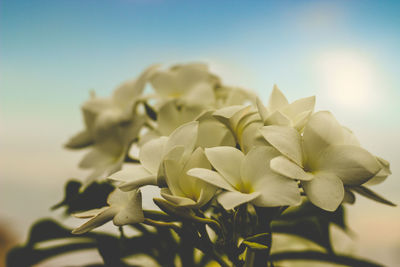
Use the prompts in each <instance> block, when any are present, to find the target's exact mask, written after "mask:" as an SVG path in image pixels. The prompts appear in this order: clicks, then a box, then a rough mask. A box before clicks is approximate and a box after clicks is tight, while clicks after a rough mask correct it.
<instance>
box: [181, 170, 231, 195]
mask: <svg viewBox="0 0 400 267" xmlns="http://www.w3.org/2000/svg"><path fill="white" fill-rule="evenodd" d="M187 174H188V175H190V176H193V177H196V178H199V179H201V180H203V181H205V182H207V183H210V184H212V185H215V186H217V187H219V188H222V189H225V190H228V191H234V190H235V189H234V188H233V187H232V185H231V184H230V183H228V182H227V181H226V180H225V179H224V178H223V177H222V176H221V175H220V174H219V173H218V172H216V171H212V170H208V169H203V168H193V169H190V170H189V171H188V172H187Z"/></svg>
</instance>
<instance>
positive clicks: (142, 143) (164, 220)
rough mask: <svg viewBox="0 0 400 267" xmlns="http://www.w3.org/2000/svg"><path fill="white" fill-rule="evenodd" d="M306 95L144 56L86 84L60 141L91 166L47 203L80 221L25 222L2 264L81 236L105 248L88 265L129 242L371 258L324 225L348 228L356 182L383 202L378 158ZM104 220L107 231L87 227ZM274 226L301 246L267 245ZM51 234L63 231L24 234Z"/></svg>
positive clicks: (151, 251) (181, 260)
mask: <svg viewBox="0 0 400 267" xmlns="http://www.w3.org/2000/svg"><path fill="white" fill-rule="evenodd" d="M149 85H150V86H149ZM314 105H315V97H307V98H302V99H299V100H296V101H294V102H292V103H289V102H288V100H287V99H286V97H285V96H284V94H283V93H282V92H281V91H280V90H279V89H278V87H277V86H274V88H273V90H272V93H271V96H270V99H269V102H268V103H267V104H266V105H265V104H264V103H263V102H262V101H261V100H260V99H259V98H258V97H257V96H256V95H255V94H254V93H252V92H250V91H247V90H244V89H241V88H237V87H231V86H226V85H224V84H223V83H222V82H221V80H220V78H219V77H217V76H216V75H214V74H212V73H210V72H209V70H208V68H207V66H206V65H203V64H187V65H176V66H173V67H171V68H169V69H166V70H163V69H161V68H160V67H159V66H151V67H150V68H148V69H146V70H145V71H144V72H143V73H142V74H141V75H140V76H139V77H138V78H137V79H136V80H134V81H130V82H127V83H124V84H122V85H121V86H120V87H118V88H117V89H116V90H115V91H114V92H113V94H112V96H111V97H109V98H100V97H97V96H95V94H92V95H91V98H90V99H89V100H88V101H87V102H85V103H84V104H83V106H82V113H83V118H84V124H85V128H84V130H82V131H81V132H79V133H78V134H76V135H75V136H73V137H72V138H71V139H70V140H69V141H68V142H67V143H66V145H65V146H66V147H67V148H70V149H82V148H85V149H87V150H88V152H87V154H86V155H85V156H84V157H83V159H82V160H81V162H80V164H79V166H80V167H81V168H84V169H89V170H90V174H89V175H88V177H87V178H86V180H85V181H84V182H83V183H82V184H81V183H80V182H77V181H70V182H69V183H68V184H67V185H66V193H65V198H64V200H63V201H62V202H60V203H59V204H57V205H56V206H54V207H53V208H59V207H66V212H67V213H68V214H70V215H72V216H75V217H78V218H84V219H87V221H86V222H85V223H83V224H82V225H80V226H78V227H76V228H75V229H73V230H72V233H71V232H70V230H68V229H66V228H65V227H62V226H60V225H59V224H57V223H55V222H53V221H51V220H42V221H40V222H38V223H36V224H35V225H34V226H33V227H32V230H31V234H30V237H29V240H28V243H27V244H26V245H24V246H20V247H17V248H15V249H14V250H13V251H12V252H11V253H10V254H9V257H8V264H9V266H26V265H31V264H35V263H37V262H40V261H41V260H43V259H46V258H48V257H51V256H54V255H58V254H61V253H64V252H71V251H79V250H82V249H88V248H97V249H98V251H99V253H100V255H101V256H102V258H103V261H104V265H95V266H133V265H130V264H132V261H130V260H131V259H132V257H131V256H135V255H138V254H144V255H147V258H148V259H149V260H150V259H151V260H152V262H153V264H154V265H156V266H157V265H161V266H176V265H178V266H205V265H207V264H210V265H212V264H219V265H220V266H274V265H275V266H277V265H280V264H285V265H280V266H287V265H289V264H290V263H291V262H295V260H314V261H315V260H317V261H321V262H332V263H336V264H343V265H347V266H378V265H377V264H374V263H372V262H369V261H366V260H362V259H358V258H354V257H350V256H345V255H341V254H336V253H335V252H334V250H333V246H332V242H331V239H330V226H331V225H336V226H338V227H339V228H341V229H342V230H344V231H347V225H346V223H345V220H344V207H343V205H344V204H353V203H354V202H355V198H356V194H359V195H362V196H364V197H367V198H370V199H372V200H375V201H378V202H381V203H383V204H388V205H394V204H393V203H391V202H390V201H388V200H386V199H384V198H383V197H381V196H379V195H378V194H377V193H375V192H373V191H372V190H371V189H370V188H369V187H368V186H369V185H373V184H376V183H380V182H382V181H384V180H385V179H386V177H387V176H388V175H389V174H390V168H389V163H388V162H387V161H385V160H384V159H382V158H380V157H377V156H375V155H373V154H371V153H370V152H368V151H367V150H365V149H364V148H362V147H361V145H360V144H359V142H358V141H357V139H356V137H355V136H354V134H353V133H352V132H351V131H350V130H349V129H348V128H346V127H344V126H342V125H341V124H340V123H339V122H338V121H337V120H336V119H335V117H334V116H333V115H332V113H330V112H329V111H318V112H315V111H314ZM148 186H152V187H153V188H154V189H157V190H156V194H157V196H155V197H154V198H153V201H154V203H155V204H156V206H155V207H156V208H153V209H145V208H143V205H142V191H143V190H144V189H143V188H144V187H147V188H148ZM153 191H154V190H153ZM146 192H147V191H145V192H144V193H146ZM148 192H150V191H148ZM153 193H154V192H153ZM109 221H112V222H113V224H114V225H115V226H118V227H119V230H120V234H119V236H118V235H115V234H109V233H101V232H91V231H92V230H94V229H95V228H98V227H100V226H102V225H103V224H105V223H107V222H109ZM130 228H131V229H134V230H135V232H134V233H132V234H129V235H128V234H127V232H126V231H124V229H130ZM279 234H288V235H290V236H297V237H301V238H298V239H293V240H292V242H298V243H304V246H303V247H302V249H301V250H299V249H297V250H291V249H290V246H282V245H279V242H278V243H276V242H275V239H276V237H277V236H279ZM81 237H85V238H84V239H82V238H81ZM63 238H72V240H73V242H72V243H68V244H64V245H62V246H56V247H47V248H45V249H43V248H38V247H37V246H36V245H37V244H39V243H41V242H45V241H48V240H54V239H63ZM273 240H274V242H273ZM310 241H311V242H310ZM21 255H22V256H23V257H21ZM149 264H150V263H147V264H146V266H148V265H149ZM91 266H94V265H91Z"/></svg>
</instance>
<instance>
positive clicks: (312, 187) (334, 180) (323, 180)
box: [301, 172, 344, 211]
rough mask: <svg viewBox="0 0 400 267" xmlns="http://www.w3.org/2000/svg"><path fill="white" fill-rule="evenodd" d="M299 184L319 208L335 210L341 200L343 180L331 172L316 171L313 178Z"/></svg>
mask: <svg viewBox="0 0 400 267" xmlns="http://www.w3.org/2000/svg"><path fill="white" fill-rule="evenodd" d="M301 184H302V186H303V188H304V192H305V193H306V195H307V197H308V198H309V199H310V201H311V202H312V203H313V204H314V205H315V206H317V207H320V208H321V209H324V210H327V211H335V210H336V209H337V208H338V207H339V205H340V203H342V201H343V198H344V187H343V182H342V180H340V178H339V177H337V176H336V175H334V174H333V173H328V172H318V173H316V174H314V179H312V180H311V181H302V182H301Z"/></svg>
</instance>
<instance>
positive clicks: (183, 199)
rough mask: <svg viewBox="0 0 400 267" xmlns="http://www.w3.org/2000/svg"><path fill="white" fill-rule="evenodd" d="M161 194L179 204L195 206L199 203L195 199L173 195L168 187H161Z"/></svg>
mask: <svg viewBox="0 0 400 267" xmlns="http://www.w3.org/2000/svg"><path fill="white" fill-rule="evenodd" d="M161 196H162V197H163V198H165V199H166V200H168V201H170V202H172V203H174V204H176V205H178V206H183V207H194V206H196V205H197V203H196V202H195V201H194V200H193V199H190V198H187V197H181V196H176V195H172V193H171V191H170V190H169V189H168V188H162V189H161Z"/></svg>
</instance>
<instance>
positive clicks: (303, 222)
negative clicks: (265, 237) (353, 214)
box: [272, 216, 332, 252]
mask: <svg viewBox="0 0 400 267" xmlns="http://www.w3.org/2000/svg"><path fill="white" fill-rule="evenodd" d="M272 232H275V233H285V234H292V235H296V236H300V237H303V238H306V239H308V240H311V241H313V242H315V243H316V244H318V245H320V246H322V247H324V248H325V249H326V250H327V251H329V252H332V246H331V242H330V235H329V222H328V221H326V220H325V221H324V220H322V219H321V218H318V217H315V216H314V217H308V218H303V219H296V220H290V221H289V220H288V221H273V222H272Z"/></svg>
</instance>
